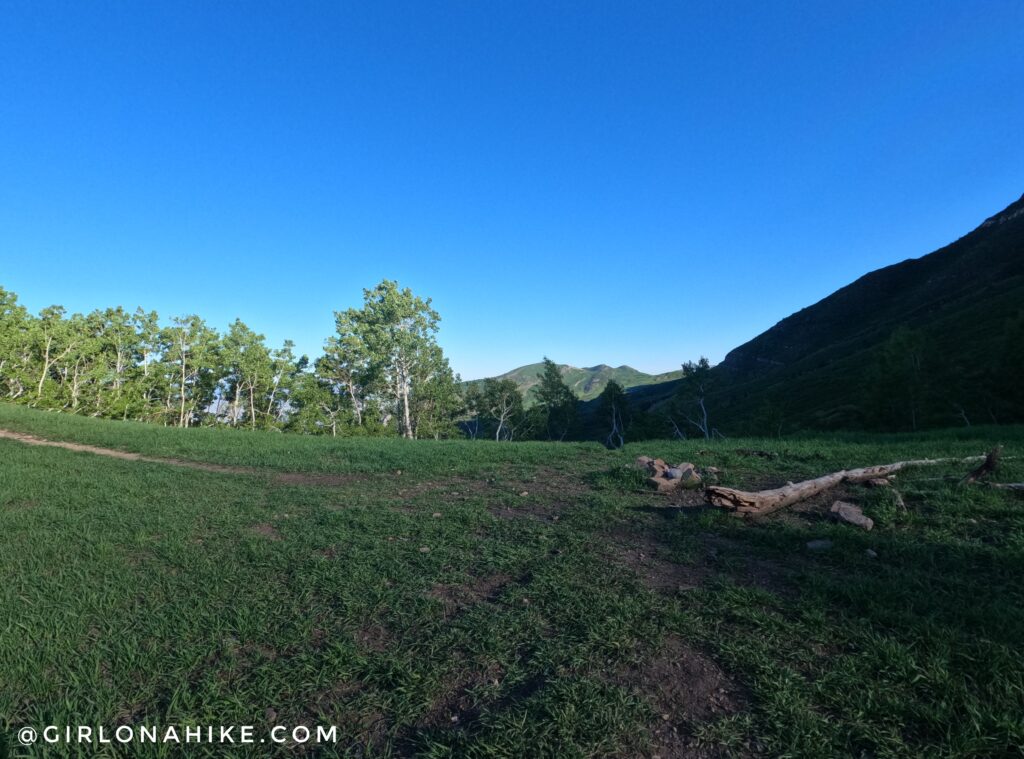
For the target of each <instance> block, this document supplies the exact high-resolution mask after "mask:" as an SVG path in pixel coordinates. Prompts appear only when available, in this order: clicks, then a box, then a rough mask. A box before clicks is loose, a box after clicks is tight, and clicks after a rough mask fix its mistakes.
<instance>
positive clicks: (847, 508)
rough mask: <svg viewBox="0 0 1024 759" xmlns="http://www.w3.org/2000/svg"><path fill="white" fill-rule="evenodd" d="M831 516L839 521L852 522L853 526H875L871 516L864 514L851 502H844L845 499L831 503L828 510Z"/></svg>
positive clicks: (867, 528)
mask: <svg viewBox="0 0 1024 759" xmlns="http://www.w3.org/2000/svg"><path fill="white" fill-rule="evenodd" d="M830 511H831V512H832V516H833V518H835V519H838V520H839V521H840V522H846V523H847V524H852V525H853V526H855V527H860V528H861V529H863V530H870V529H871V528H872V527H874V526H875V523H874V520H872V519H871V517H866V516H864V512H863V511H861V508H860V506H855V505H854V504H852V503H846V502H845V501H836V502H835V503H833V504H832V508H831V510H830Z"/></svg>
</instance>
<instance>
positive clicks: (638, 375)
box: [466, 363, 680, 405]
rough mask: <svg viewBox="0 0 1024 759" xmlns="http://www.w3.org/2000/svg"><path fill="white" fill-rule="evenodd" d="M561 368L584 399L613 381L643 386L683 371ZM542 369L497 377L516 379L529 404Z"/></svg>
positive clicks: (601, 366)
mask: <svg viewBox="0 0 1024 759" xmlns="http://www.w3.org/2000/svg"><path fill="white" fill-rule="evenodd" d="M558 369H559V371H560V372H561V373H562V379H563V380H565V384H567V385H568V386H569V387H570V388H571V389H572V391H573V392H574V393H576V396H577V397H578V398H580V399H581V400H591V399H593V398H596V397H597V396H599V395H600V394H601V391H602V390H604V388H605V386H606V385H607V384H608V383H609V382H611V381H612V380H614V381H615V382H618V383H619V384H620V385H622V386H623V387H625V388H633V387H638V386H641V385H655V384H659V383H664V382H669V381H671V380H673V379H677V378H678V377H679V376H680V372H678V371H675V372H665V373H664V374H645V373H644V372H641V371H638V370H636V369H634V368H633V367H631V366H616V367H611V366H608V365H607V364H598V365H597V366H588V367H583V368H579V367H575V366H569V365H568V364H559V365H558ZM543 370H544V364H541V363H536V364H527V365H526V366H520V367H519V368H518V369H513V370H512V371H509V372H505V373H504V374H502V375H499V376H498V377H495V378H494V379H510V380H512V381H513V382H515V383H516V385H518V386H519V389H520V390H521V391H522V392H523V395H524V397H525V398H526V404H527V405H530V404H531V402H532V400H533V397H534V393H535V388H536V386H537V385H538V384H539V382H540V374H541V372H542V371H543ZM479 382H483V380H472V381H471V382H467V383H466V384H474V383H479Z"/></svg>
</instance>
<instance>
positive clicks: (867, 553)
mask: <svg viewBox="0 0 1024 759" xmlns="http://www.w3.org/2000/svg"><path fill="white" fill-rule="evenodd" d="M864 555H865V556H867V557H868V558H869V559H877V558H878V553H877V552H876V551H873V550H871V549H870V548H866V549H865V550H864Z"/></svg>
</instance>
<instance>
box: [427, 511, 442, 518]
mask: <svg viewBox="0 0 1024 759" xmlns="http://www.w3.org/2000/svg"><path fill="white" fill-rule="evenodd" d="M430 516H432V517H433V518H434V519H440V518H441V512H440V511H435V512H434V513H433V514H431V515H430Z"/></svg>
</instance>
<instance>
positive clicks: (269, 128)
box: [0, 0, 1024, 379]
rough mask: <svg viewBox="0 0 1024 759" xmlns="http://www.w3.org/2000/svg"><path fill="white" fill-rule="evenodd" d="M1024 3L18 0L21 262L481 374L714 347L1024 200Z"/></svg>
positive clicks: (23, 267)
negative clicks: (392, 334) (394, 345)
mask: <svg viewBox="0 0 1024 759" xmlns="http://www.w3.org/2000/svg"><path fill="white" fill-rule="evenodd" d="M1022 29H1024V3H1020V2H1010V1H1005V2H1003V1H994V2H975V3H963V2H941V1H940V2H934V1H933V2H916V1H914V2H902V3H883V2H877V3H873V2H871V3H865V2H828V3H789V2H779V3H762V2H756V3H755V2H734V3H714V2H706V3H684V2H644V3H636V2H621V3H616V2H579V3H568V2H565V3H550V2H469V1H467V2H445V3H427V2H404V3H392V2H381V3H342V2H309V3H291V2H250V3H242V2H224V3H199V2H175V3H131V2H113V1H106V2H95V3H56V2H48V1H47V0H31V1H25V2H6V1H5V0H0V286H3V287H5V288H7V289H9V290H13V291H14V292H16V293H18V295H19V296H20V298H21V300H22V302H23V303H24V304H25V305H26V306H27V307H29V308H30V309H31V310H33V311H38V310H39V309H41V308H43V307H44V306H47V305H50V304H52V303H59V304H62V305H64V306H65V307H67V308H68V309H69V310H70V311H89V310H92V309H93V308H97V307H106V306H113V305H123V306H126V307H129V308H132V309H134V307H135V306H137V305H142V306H143V307H145V308H147V309H156V310H157V311H159V312H160V315H161V317H162V318H163V319H165V320H166V319H167V318H168V317H170V316H173V315H182V314H188V313H198V314H200V315H201V316H203V317H205V318H206V319H207V320H208V321H209V322H210V323H211V324H212V325H214V326H216V327H218V328H220V329H223V328H224V327H226V326H227V324H228V323H230V322H231V321H232V320H233V319H234V318H235V317H240V318H242V320H243V321H245V322H246V323H248V324H249V325H250V326H251V327H252V328H254V329H255V330H257V331H259V332H262V333H264V334H265V335H267V338H268V340H269V341H270V342H272V343H274V344H279V343H280V342H281V341H282V340H284V339H285V338H291V339H293V340H295V342H296V343H297V347H298V349H299V350H300V351H301V352H306V353H309V354H310V355H311V356H316V355H318V353H319V351H320V348H321V346H322V344H323V340H324V338H326V337H327V336H328V335H329V334H330V333H331V332H332V330H333V315H332V312H333V311H334V310H339V309H345V308H348V307H350V306H358V305H360V303H361V300H362V290H363V288H369V287H372V286H373V285H375V284H376V283H377V282H379V281H380V280H381V279H384V278H389V279H397V280H398V281H399V282H400V284H401V285H403V286H408V287H411V288H412V289H413V291H414V292H416V293H417V294H419V295H421V296H424V297H431V298H433V302H434V306H435V307H436V308H437V310H438V311H439V312H440V313H441V316H442V322H441V331H440V334H439V341H440V343H441V345H442V346H443V348H444V349H445V352H446V353H447V355H448V356H449V358H450V359H451V363H452V367H453V368H454V369H455V370H456V371H457V372H460V373H461V374H462V376H463V378H466V379H468V378H475V377H480V376H487V375H494V374H498V373H501V372H504V371H506V370H509V369H512V368H514V367H516V366H519V365H522V364H526V363H532V362H534V361H539V360H540V358H541V357H542V356H544V355H547V356H550V357H551V358H553V359H555V360H556V361H558V362H560V363H569V364H574V365H577V366H589V365H593V364H598V363H607V364H612V365H619V364H629V365H631V366H634V367H636V368H638V369H641V370H645V371H650V372H661V371H669V370H672V369H675V368H678V366H679V364H680V363H682V362H683V361H685V360H688V359H695V358H697V357H699V356H700V355H707V356H708V357H709V358H711V359H712V360H713V361H719V360H721V358H722V357H723V356H724V355H725V353H726V352H727V351H728V350H730V349H731V348H733V347H735V346H737V345H739V344H741V343H743V342H745V341H746V340H748V339H750V338H752V337H754V336H755V335H757V334H759V333H760V332H762V331H764V330H765V329H767V328H768V327H770V326H771V325H772V324H774V323H776V322H777V321H778V320H780V319H782V318H784V317H785V316H787V315H789V314H790V313H793V312H794V311H797V310H799V309H801V308H803V307H805V306H808V305H810V304H812V303H814V302H816V301H818V300H820V299H821V298H823V297H825V296H826V295H828V294H829V293H831V292H832V291H834V290H835V289H837V288H838V287H841V286H842V285H845V284H847V283H849V282H850V281H852V280H854V279H856V278H857V277H859V276H860V275H862V274H864V273H866V272H868V271H870V270H872V269H876V268H878V267H881V266H885V265H888V264H891V263H895V262H897V261H901V260H903V259H906V258H911V257H917V256H920V255H923V254H925V253H928V252H930V251H932V250H934V249H936V248H938V247H941V246H942V245H944V244H946V243H949V242H951V241H953V240H954V239H956V238H957V237H960V236H962V235H963V234H966V233H967V232H968V231H970V230H971V229H973V228H974V227H975V226H977V225H978V224H979V223H980V222H981V221H982V220H983V219H984V218H985V217H987V216H989V215H991V214H994V213H996V212H998V211H999V210H1001V209H1002V208H1003V207H1005V206H1006V205H1008V204H1009V203H1010V202H1012V201H1014V200H1016V199H1017V198H1018V197H1019V196H1020V195H1021V193H1022V192H1024V140H1022V139H1021V136H1022V134H1024V44H1022V36H1021V34H1022V32H1021V30H1022Z"/></svg>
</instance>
